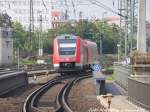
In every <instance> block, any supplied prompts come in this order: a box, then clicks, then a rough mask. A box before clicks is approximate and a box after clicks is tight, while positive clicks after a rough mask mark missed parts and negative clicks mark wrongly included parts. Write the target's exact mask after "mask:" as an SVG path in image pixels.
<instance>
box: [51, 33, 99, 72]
mask: <svg viewBox="0 0 150 112" xmlns="http://www.w3.org/2000/svg"><path fill="white" fill-rule="evenodd" d="M97 60H98V51H97V45H96V43H94V42H91V41H89V40H84V39H82V38H80V37H79V36H75V35H60V36H57V37H56V38H55V39H54V53H53V65H54V68H55V69H56V70H57V71H58V72H60V73H63V72H69V71H81V70H85V69H90V65H91V64H95V63H97Z"/></svg>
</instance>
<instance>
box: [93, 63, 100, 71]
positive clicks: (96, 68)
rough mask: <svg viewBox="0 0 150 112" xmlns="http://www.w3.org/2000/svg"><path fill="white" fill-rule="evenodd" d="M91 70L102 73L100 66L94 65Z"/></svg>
mask: <svg viewBox="0 0 150 112" xmlns="http://www.w3.org/2000/svg"><path fill="white" fill-rule="evenodd" d="M91 68H92V69H93V71H101V66H100V64H93V65H91Z"/></svg>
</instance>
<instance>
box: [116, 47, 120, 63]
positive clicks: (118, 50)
mask: <svg viewBox="0 0 150 112" xmlns="http://www.w3.org/2000/svg"><path fill="white" fill-rule="evenodd" d="M117 48H118V62H119V61H120V44H117Z"/></svg>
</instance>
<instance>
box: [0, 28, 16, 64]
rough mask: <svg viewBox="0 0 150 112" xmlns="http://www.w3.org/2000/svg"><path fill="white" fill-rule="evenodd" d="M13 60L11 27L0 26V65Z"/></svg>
mask: <svg viewBox="0 0 150 112" xmlns="http://www.w3.org/2000/svg"><path fill="white" fill-rule="evenodd" d="M12 61H13V39H12V29H10V28H0V65H9V64H11V63H12Z"/></svg>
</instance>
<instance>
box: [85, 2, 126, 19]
mask: <svg viewBox="0 0 150 112" xmlns="http://www.w3.org/2000/svg"><path fill="white" fill-rule="evenodd" d="M86 1H89V2H91V3H92V4H94V5H97V6H99V7H101V8H103V9H105V10H107V11H109V12H112V13H114V14H116V15H119V16H121V17H124V18H126V16H123V15H122V14H120V13H119V12H117V11H115V10H113V9H111V8H110V7H108V6H106V5H104V4H103V3H101V2H100V1H97V0H92V1H91V0H86Z"/></svg>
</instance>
